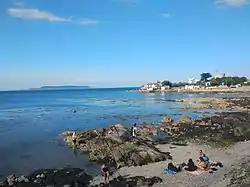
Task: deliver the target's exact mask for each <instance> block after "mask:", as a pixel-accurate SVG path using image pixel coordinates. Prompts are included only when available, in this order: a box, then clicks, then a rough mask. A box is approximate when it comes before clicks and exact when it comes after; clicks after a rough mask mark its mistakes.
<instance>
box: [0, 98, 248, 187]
mask: <svg viewBox="0 0 250 187" xmlns="http://www.w3.org/2000/svg"><path fill="white" fill-rule="evenodd" d="M194 99H196V101H195V100H194V101H191V102H197V103H199V102H204V100H203V101H202V100H199V98H198V99H197V98H194ZM221 99H225V98H221ZM242 99H249V98H239V99H231V100H227V102H228V103H233V104H234V105H235V108H232V111H231V112H229V113H218V114H217V115H214V116H213V117H201V118H199V119H191V118H189V117H188V116H184V115H183V116H181V118H180V119H178V120H172V119H171V118H170V117H168V116H165V117H164V119H163V120H162V126H161V127H156V126H154V125H146V124H144V125H142V126H140V133H141V137H140V138H141V139H140V140H141V141H142V143H143V144H140V143H139V144H138V146H135V147H134V146H133V145H132V144H130V143H129V141H127V140H122V142H120V143H119V145H120V144H121V145H122V144H123V143H124V142H127V143H126V145H129V146H130V148H132V149H134V150H136V151H141V148H142V146H144V149H143V151H148V150H149V148H150V149H155V148H156V149H157V150H159V151H158V152H155V151H154V154H153V155H157V157H158V158H157V159H156V160H154V161H151V162H150V163H143V164H140V163H139V164H138V165H137V166H132V165H133V163H128V164H129V165H127V163H125V165H123V166H121V168H119V169H118V170H117V168H116V169H115V170H114V174H112V178H111V179H113V182H114V181H115V180H117V177H119V176H120V175H122V176H123V177H124V178H126V180H132V178H131V177H135V178H133V180H138V179H137V178H136V177H138V176H143V177H144V178H143V179H140V180H143V181H144V182H145V181H148V180H151V179H152V178H153V177H157V180H158V179H159V180H158V182H159V181H160V179H161V180H162V181H160V183H159V184H155V186H173V187H175V186H176V187H177V186H180V187H182V186H183V187H184V186H190V187H191V186H192V185H194V183H195V184H199V185H200V184H206V185H207V186H209V185H210V183H211V182H216V183H220V184H221V186H222V187H223V186H226V184H227V185H230V182H231V178H233V177H234V179H237V177H239V176H237V174H235V173H233V172H234V170H238V169H240V170H241V169H242V168H243V166H241V165H242V164H243V165H244V164H245V162H247V161H249V160H248V157H249V156H250V155H249V153H247V152H246V151H245V150H249V147H248V145H249V141H248V138H249V134H248V132H249V131H248V130H249V129H247V131H246V130H245V129H244V128H245V123H247V120H248V118H249V117H248V116H249V114H248V113H247V112H236V113H235V112H233V111H238V109H239V108H243V109H246V104H244V103H245V100H244V101H242ZM183 100H184V101H178V100H177V101H174V102H182V103H185V102H190V100H188V99H186V100H185V99H183ZM212 101H216V102H215V103H217V100H216V99H215V100H212ZM248 101H249V100H248ZM167 102H169V101H167ZM206 102H211V98H209V99H208V100H206ZM218 102H220V101H219V100H218ZM212 108H214V109H215V110H216V109H218V107H216V106H215V105H213V106H212ZM225 109H227V110H228V109H229V108H227V107H225ZM218 115H219V116H220V115H221V117H220V119H217V117H218ZM242 120H243V121H242ZM244 120H246V121H244ZM236 121H237V123H238V122H239V121H240V122H241V123H240V126H239V127H234V126H231V124H234V123H235V122H236ZM120 127H121V125H120ZM121 128H123V127H121ZM247 128H248V127H247ZM194 129H196V130H195V131H194ZM226 129H229V131H227V130H226ZM230 129H231V130H230ZM96 130H97V131H98V129H96ZM96 130H88V132H89V133H90V135H91V133H92V132H94V131H96ZM107 130H108V131H109V130H110V128H108V129H107ZM197 130H198V131H197ZM218 130H220V131H221V132H223V133H225V136H222V137H221V136H219V135H220V133H216V131H218ZM157 131H163V132H166V133H168V134H171V133H172V134H171V136H174V137H175V139H174V141H169V140H168V139H164V138H163V142H161V141H160V142H159V141H154V140H153V139H152V137H154V136H155V132H157ZM230 131H233V136H234V138H235V139H232V140H233V141H232V142H231V139H230V136H231V135H230ZM85 132H87V131H84V130H79V131H77V133H78V134H79V140H78V142H80V141H83V140H84V139H82V137H81V135H84V134H83V133H85ZM100 132H101V131H100ZM109 132H110V131H109ZM124 132H128V129H126V128H125V130H124ZM69 133H71V132H69ZM98 133H99V132H98ZM98 133H97V135H98ZM183 133H184V134H183ZM244 133H246V134H244ZM114 134H115V133H114ZM114 134H112V133H111V134H107V135H106V136H107V138H108V139H109V138H113V139H112V140H113V141H117V138H120V136H118V137H117V136H114ZM156 134H157V133H156ZM214 134H215V135H216V136H213V135H214ZM64 135H65V136H66V137H69V139H68V141H67V140H66V142H67V143H71V142H70V141H71V140H70V136H71V134H69V135H66V134H64ZM85 135H86V134H85ZM85 135H84V136H85ZM197 135H198V136H197ZM210 136H211V137H210ZM89 138H90V139H91V138H93V137H92V135H91V136H90V137H89ZM202 138H204V140H205V141H202V140H203V139H202ZM227 138H229V139H227ZM193 140H196V141H193ZM214 140H218V142H222V141H227V140H229V141H228V144H225V145H222V147H223V148H221V147H215V146H214V145H213V147H212V144H210V143H208V142H213V141H214ZM118 141H120V140H118ZM148 141H149V142H151V143H149V144H144V143H145V142H148ZM206 141H207V142H206ZM244 141H246V142H244ZM91 143H97V142H95V141H94V142H91ZM110 143H111V147H112V148H115V146H112V145H113V144H112V141H111V142H110ZM179 144H183V145H181V146H180V145H179ZM215 144H218V143H217V142H215ZM83 145H84V143H83V144H82V145H80V147H79V150H81V151H83V152H85V151H86V150H85V149H86V147H85V146H83ZM89 145H90V144H89ZM92 145H93V144H92ZM100 145H102V143H101V144H100ZM114 145H116V144H114ZM90 146H91V145H90ZM102 146H103V145H102ZM138 147H139V148H140V149H139V150H138V149H137V148H138ZM154 147H155V148H154ZM82 148H83V149H82ZM89 148H91V147H89ZM126 148H128V147H124V148H123V149H124V150H126ZM199 149H202V150H204V152H205V153H206V154H208V156H209V157H210V158H211V160H214V161H221V162H222V163H223V165H224V167H223V168H218V171H216V172H214V173H213V174H210V173H209V172H207V173H204V175H203V174H202V175H201V176H193V175H190V174H187V173H184V172H182V173H180V174H177V175H174V176H172V175H167V174H165V173H164V168H166V167H167V164H168V163H169V162H173V163H174V164H179V163H181V162H186V161H187V159H188V157H192V158H193V159H194V160H195V159H196V158H197V155H198V150H199ZM91 151H92V150H91ZM225 151H226V152H227V153H226V154H225V153H224V152H225ZM87 152H88V154H90V152H89V151H87ZM99 152H101V151H99ZM162 153H163V155H162ZM142 155H143V154H142ZM142 155H141V156H142ZM170 155H171V157H172V158H173V159H172V160H171V158H170V157H169V156H170ZM92 156H93V155H92ZM94 156H96V155H94ZM116 156H117V155H116ZM118 156H119V155H118ZM162 156H163V157H162ZM236 158H237V159H236ZM95 159H96V160H95ZM95 159H94V160H93V161H98V158H97V157H96V158H95ZM159 159H160V160H159ZM161 159H162V160H161ZM127 161H129V159H128V160H127ZM232 165H234V166H232ZM244 167H245V165H244ZM72 169H73V170H74V168H69V170H67V171H66V173H67V172H70V171H72ZM77 170H78V169H77ZM43 172H45V174H44V173H40V174H39V173H38V174H37V175H38V176H40V175H42V174H44V175H45V176H46V177H47V175H46V173H47V171H43ZM82 172H84V173H85V171H84V170H81V171H80V170H79V172H78V173H76V174H75V175H74V176H72V177H73V178H72V180H73V181H75V180H78V179H76V178H77V176H78V174H79V173H82ZM82 174H83V173H82ZM31 175H32V174H31ZM235 175H236V178H235ZM246 175H247V173H246ZM83 176H85V177H87V175H85V174H84V175H83ZM32 177H33V178H32ZM32 177H31V176H30V175H29V176H28V177H26V178H28V179H29V181H31V182H32V184H34V183H36V182H37V181H38V184H39V181H40V182H42V181H44V179H43V177H42V178H41V177H38V178H39V180H37V179H38V178H37V177H36V176H35V178H34V176H32ZM46 177H45V178H46ZM31 178H32V180H31ZM147 178H148V179H147ZM149 178H150V179H149ZM190 178H192V181H193V182H194V183H193V182H192V183H189V184H188V183H187V182H188V181H189V180H190ZM18 179H19V180H24V179H21V178H15V180H17V181H18ZM82 180H85V178H84V179H82ZM152 180H153V179H152ZM35 181H36V182H35ZM180 181H182V182H183V184H182V182H180ZM22 182H23V181H22ZM89 182H90V184H86V185H85V186H91V185H92V186H95V185H99V184H100V183H101V182H102V179H101V177H100V176H97V177H94V179H93V180H89ZM137 182H138V181H137ZM184 182H186V183H185V184H184ZM111 183H112V181H111ZM0 184H1V183H0ZM186 184H187V185H186ZM211 184H213V185H210V186H211V187H213V186H215V183H211ZM65 185H67V184H66V183H65ZM199 185H198V186H199ZM5 186H8V185H5ZM136 186H140V185H136ZM144 186H147V185H144ZM218 187H219V186H218Z"/></svg>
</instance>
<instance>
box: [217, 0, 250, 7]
mask: <svg viewBox="0 0 250 187" xmlns="http://www.w3.org/2000/svg"><path fill="white" fill-rule="evenodd" d="M249 3H250V0H216V1H215V4H216V5H222V6H243V5H246V4H249Z"/></svg>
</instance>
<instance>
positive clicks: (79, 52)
mask: <svg viewBox="0 0 250 187" xmlns="http://www.w3.org/2000/svg"><path fill="white" fill-rule="evenodd" d="M0 23H1V27H0V41H1V45H0V54H1V55H0V67H1V68H0V89H2V90H3V89H23V88H29V87H39V86H42V85H58V84H63V85H65V84H71V85H72V84H73V85H91V86H98V87H115V86H134V85H135V86H137V85H141V84H143V83H145V82H149V81H155V80H164V79H168V80H170V81H186V80H187V79H188V78H189V77H192V76H196V77H199V74H200V73H201V72H211V73H213V72H215V71H216V70H219V71H223V72H225V73H227V74H229V75H240V76H243V75H244V76H250V1H249V0H214V1H213V0H1V1H0Z"/></svg>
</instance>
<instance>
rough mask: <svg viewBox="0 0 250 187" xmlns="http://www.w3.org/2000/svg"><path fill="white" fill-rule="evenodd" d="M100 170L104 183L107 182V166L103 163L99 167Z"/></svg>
mask: <svg viewBox="0 0 250 187" xmlns="http://www.w3.org/2000/svg"><path fill="white" fill-rule="evenodd" d="M101 172H102V176H103V180H104V183H105V184H108V183H109V168H108V166H107V165H106V164H103V165H102V167H101Z"/></svg>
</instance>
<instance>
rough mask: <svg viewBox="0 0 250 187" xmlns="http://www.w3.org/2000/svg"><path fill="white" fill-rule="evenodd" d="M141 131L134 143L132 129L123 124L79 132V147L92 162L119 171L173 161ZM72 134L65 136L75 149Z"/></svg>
mask: <svg viewBox="0 0 250 187" xmlns="http://www.w3.org/2000/svg"><path fill="white" fill-rule="evenodd" d="M138 132H139V134H138V137H137V139H136V141H135V142H134V143H133V142H132V141H131V140H130V129H128V128H125V127H124V126H122V125H114V126H111V127H109V128H106V129H99V130H87V131H82V132H77V133H76V146H75V148H77V149H79V150H81V151H83V152H85V153H88V154H89V158H90V160H91V161H96V162H99V163H103V162H105V163H109V165H112V166H115V167H118V168H119V167H123V166H138V165H145V164H147V163H151V162H158V161H163V160H166V159H172V157H171V155H170V153H163V152H161V151H159V150H158V149H157V148H156V147H155V146H154V145H153V144H152V142H151V141H150V138H148V137H147V136H143V134H147V132H145V129H144V130H143V128H139V130H138ZM72 134H73V132H64V133H63V135H64V137H65V141H66V143H67V144H68V145H69V146H73V141H72Z"/></svg>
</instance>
